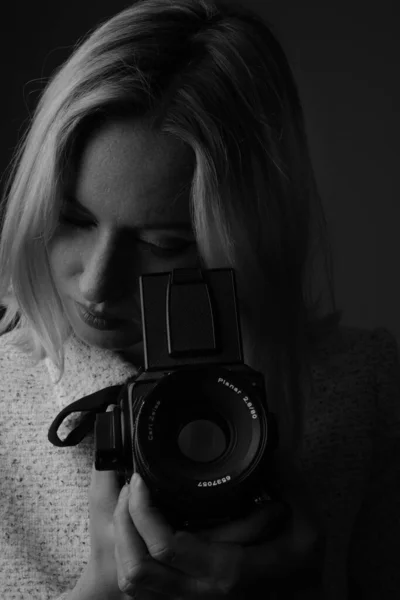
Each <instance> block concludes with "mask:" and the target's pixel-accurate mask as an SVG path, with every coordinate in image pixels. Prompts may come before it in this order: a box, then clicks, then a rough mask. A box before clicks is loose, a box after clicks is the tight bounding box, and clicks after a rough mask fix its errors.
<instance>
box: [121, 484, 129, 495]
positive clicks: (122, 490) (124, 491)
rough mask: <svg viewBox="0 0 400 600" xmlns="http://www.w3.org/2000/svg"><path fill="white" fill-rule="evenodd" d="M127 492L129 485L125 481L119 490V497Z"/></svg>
mask: <svg viewBox="0 0 400 600" xmlns="http://www.w3.org/2000/svg"><path fill="white" fill-rule="evenodd" d="M128 494H129V485H128V484H127V483H125V485H124V487H123V488H122V489H121V491H120V496H121V498H125V496H127V495H128Z"/></svg>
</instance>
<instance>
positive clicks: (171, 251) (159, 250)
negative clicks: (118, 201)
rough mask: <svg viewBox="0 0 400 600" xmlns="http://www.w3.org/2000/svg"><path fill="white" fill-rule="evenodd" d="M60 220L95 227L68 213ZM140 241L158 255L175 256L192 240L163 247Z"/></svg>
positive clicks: (89, 227) (189, 244)
mask: <svg viewBox="0 0 400 600" xmlns="http://www.w3.org/2000/svg"><path fill="white" fill-rule="evenodd" d="M59 220H60V222H61V223H67V224H69V225H73V226H74V227H78V228H79V229H91V228H92V227H94V226H95V225H94V223H91V222H90V221H82V220H80V219H74V218H72V217H67V216H66V215H63V214H61V215H60V217H59ZM137 241H138V242H140V243H141V244H145V245H146V246H151V248H152V250H151V251H152V252H153V253H154V254H156V255H161V256H164V257H165V256H170V257H174V256H177V255H178V254H182V252H183V251H184V250H187V249H188V248H189V246H191V245H192V244H191V242H187V243H185V244H181V245H180V246H177V247H176V248H163V247H162V246H157V244H151V243H150V242H145V241H144V240H140V239H138V240H137Z"/></svg>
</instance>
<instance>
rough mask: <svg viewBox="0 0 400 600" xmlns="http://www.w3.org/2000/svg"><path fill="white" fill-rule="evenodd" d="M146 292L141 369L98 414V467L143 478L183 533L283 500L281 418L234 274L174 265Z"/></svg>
mask: <svg viewBox="0 0 400 600" xmlns="http://www.w3.org/2000/svg"><path fill="white" fill-rule="evenodd" d="M139 286H140V301H141V312H142V328H143V343H144V367H142V368H141V369H140V370H139V373H138V375H137V376H135V377H134V378H131V379H129V380H128V381H127V382H126V383H125V385H124V386H122V387H121V389H120V391H119V395H118V397H117V398H116V400H114V401H113V402H111V401H110V400H108V401H107V402H105V403H104V396H103V404H102V410H103V411H105V409H106V408H107V406H108V405H110V404H114V406H113V407H112V410H111V411H107V412H98V411H97V414H96V416H95V419H96V420H95V428H94V440H95V467H96V469H97V470H100V471H102V470H115V471H117V472H118V474H119V475H120V477H121V478H123V480H124V481H125V482H127V481H129V480H130V478H131V476H132V473H133V472H135V471H137V472H139V473H140V475H141V476H142V478H143V480H144V482H145V483H146V485H147V487H148V488H149V490H150V493H151V496H152V499H153V502H154V504H155V505H156V506H157V507H158V508H159V509H160V511H161V512H162V513H163V514H164V515H165V516H166V518H167V519H168V521H169V522H170V523H171V524H172V525H173V526H175V527H176V528H180V529H183V528H186V529H191V530H196V529H199V528H203V527H210V526H213V525H215V524H219V523H222V522H224V521H226V520H229V519H235V518H239V517H241V516H245V515H246V514H248V513H249V512H251V511H252V509H254V508H256V505H257V504H258V503H261V502H263V501H265V500H269V499H273V500H275V499H280V494H279V487H278V474H277V473H276V471H275V468H274V461H273V451H274V449H275V448H276V446H277V442H278V437H277V433H278V432H277V427H276V420H275V418H274V415H273V414H272V413H271V412H270V411H269V409H268V403H267V398H266V392H265V384H264V377H263V375H262V374H261V373H259V372H257V371H255V370H254V369H252V368H250V367H249V366H248V365H246V364H244V361H243V349H242V339H241V330H240V322H239V311H238V306H237V296H236V284H235V276H234V271H233V270H232V269H212V270H201V269H196V268H195V269H175V270H173V271H172V272H165V273H156V274H149V275H142V276H140V277H139ZM112 389H114V388H112ZM115 389H117V388H115ZM118 389H119V388H118ZM105 391H106V390H105ZM98 394H99V393H97V394H92V395H91V397H88V398H92V397H95V396H96V395H98ZM77 404H78V403H74V405H72V406H75V410H76V405H77ZM69 408H71V407H69ZM87 409H88V406H86V410H87ZM82 410H83V409H82ZM63 412H64V415H65V414H66V413H65V411H63ZM58 424H59V422H58ZM55 425H57V424H56V423H53V426H55ZM80 437H81V438H82V434H81V436H80ZM52 438H53V439H51V440H50V441H52V443H56V442H55V438H54V432H53V436H52ZM49 439H50V435H49ZM76 439H77V438H76ZM76 439H75V443H77V442H76ZM71 443H72V442H71ZM71 443H70V444H68V443H59V444H57V445H71Z"/></svg>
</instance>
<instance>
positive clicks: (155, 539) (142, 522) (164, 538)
mask: <svg viewBox="0 0 400 600" xmlns="http://www.w3.org/2000/svg"><path fill="white" fill-rule="evenodd" d="M129 487H130V498H129V513H130V516H131V518H132V520H133V523H134V525H135V528H136V529H137V531H138V533H139V535H140V536H141V537H142V538H143V540H144V542H145V544H146V546H147V548H148V551H149V554H150V555H151V556H152V557H153V558H154V559H156V560H160V561H161V562H165V563H167V564H172V563H173V562H174V559H175V552H174V530H173V529H172V527H171V525H170V524H169V523H168V522H167V520H166V519H165V518H164V517H163V515H162V514H161V513H160V511H159V510H158V509H157V508H156V507H155V506H154V504H152V500H151V496H150V493H149V490H148V489H147V487H146V485H145V483H144V481H143V479H142V478H141V477H140V476H139V474H138V473H135V474H134V475H133V477H132V479H131V482H130V486H129Z"/></svg>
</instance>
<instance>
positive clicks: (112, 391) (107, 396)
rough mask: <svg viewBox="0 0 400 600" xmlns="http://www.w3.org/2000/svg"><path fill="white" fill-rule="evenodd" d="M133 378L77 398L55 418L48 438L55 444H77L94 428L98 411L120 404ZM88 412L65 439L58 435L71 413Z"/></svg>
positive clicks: (63, 445)
mask: <svg viewBox="0 0 400 600" xmlns="http://www.w3.org/2000/svg"><path fill="white" fill-rule="evenodd" d="M130 382H131V379H130V380H129V381H127V382H126V383H125V384H123V385H113V386H111V387H108V388H104V389H103V390H100V391H98V392H95V393H94V394H90V395H89V396H85V397H84V398H81V399H80V400H76V401H75V402H73V403H72V404H70V405H69V406H67V407H66V408H64V409H63V410H62V411H61V412H60V413H59V414H58V415H57V416H56V418H55V419H54V421H53V423H52V424H51V426H50V428H49V432H48V436H47V437H48V440H49V442H51V443H52V444H53V445H54V446H59V447H65V446H76V445H77V444H79V442H81V441H82V440H83V438H84V437H85V436H86V435H87V434H88V433H89V432H90V431H91V430H92V429H93V427H94V423H95V420H96V415H97V413H101V412H105V411H106V410H107V407H108V406H109V405H110V404H118V403H119V400H120V399H121V398H122V396H123V394H124V392H125V389H126V387H127V386H128V385H129V383H130ZM79 412H86V413H87V414H85V415H84V416H83V417H82V420H81V421H80V423H79V425H77V427H75V429H73V430H72V431H70V433H69V434H68V435H67V437H66V438H65V439H64V440H61V439H60V437H59V436H58V433H57V432H58V428H59V427H60V425H61V423H62V422H63V421H64V419H65V418H66V417H68V415H70V414H71V413H79Z"/></svg>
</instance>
